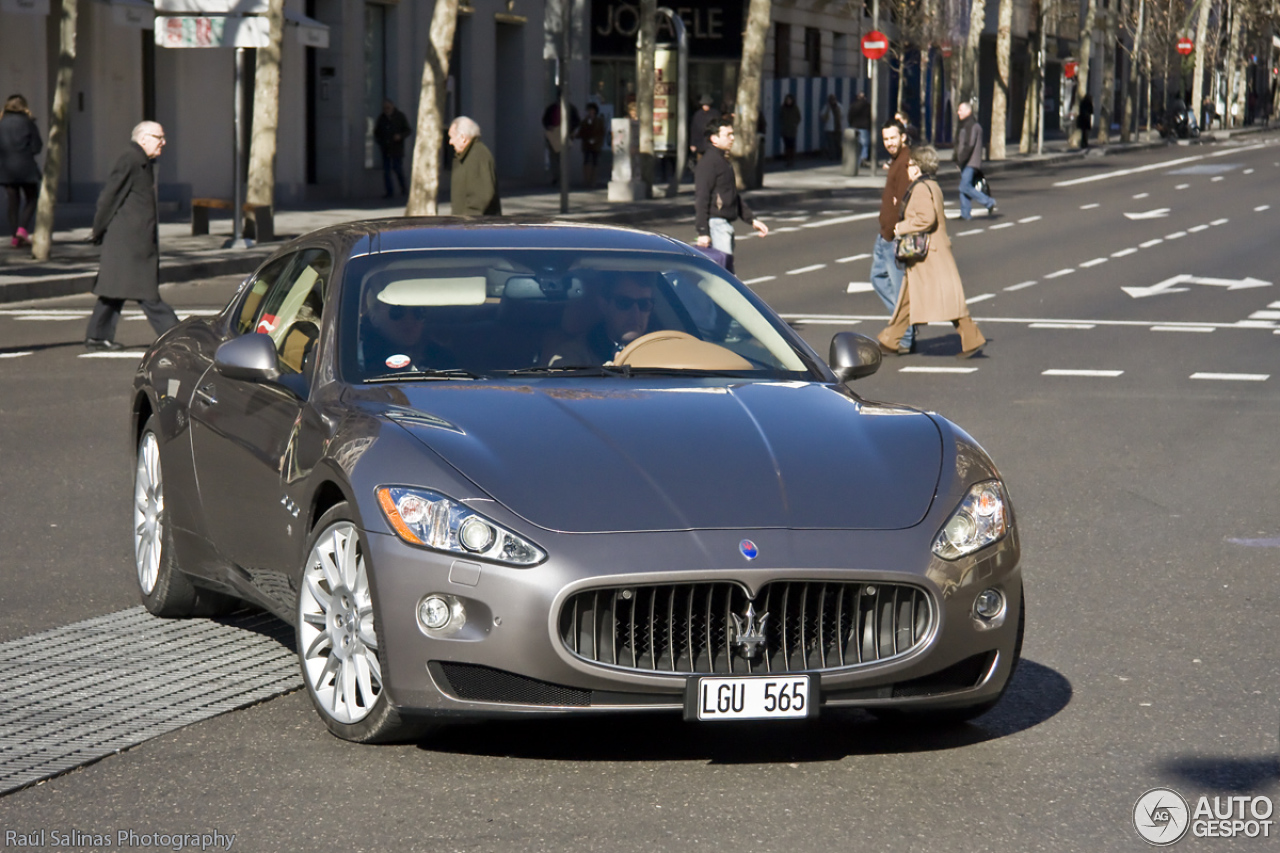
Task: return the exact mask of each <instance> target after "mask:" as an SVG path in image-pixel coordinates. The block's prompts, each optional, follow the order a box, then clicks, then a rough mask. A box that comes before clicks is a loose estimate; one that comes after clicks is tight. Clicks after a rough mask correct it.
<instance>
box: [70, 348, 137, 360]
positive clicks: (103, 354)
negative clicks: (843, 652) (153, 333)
mask: <svg viewBox="0 0 1280 853" xmlns="http://www.w3.org/2000/svg"><path fill="white" fill-rule="evenodd" d="M143 355H144V353H143V352H142V350H135V351H134V352H128V351H125V352H86V353H84V354H82V355H80V356H77V358H142V356H143Z"/></svg>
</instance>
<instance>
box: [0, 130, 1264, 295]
mask: <svg viewBox="0 0 1280 853" xmlns="http://www.w3.org/2000/svg"><path fill="white" fill-rule="evenodd" d="M1256 129H1257V130H1260V129H1261V128H1256ZM1245 130H1255V128H1247V129H1245ZM1240 132H1241V131H1240V130H1236V131H1233V132H1232V133H1240ZM1164 144H1165V143H1163V142H1134V143H1130V144H1128V145H1122V144H1112V145H1108V146H1106V147H1102V148H1098V147H1095V148H1091V149H1089V151H1088V152H1084V151H1070V150H1067V148H1066V142H1065V141H1064V140H1054V141H1053V142H1052V143H1048V142H1046V144H1045V146H1044V153H1043V154H1041V155H1035V154H1030V155H1023V154H1017V153H1014V154H1012V155H1011V156H1010V157H1009V159H1007V160H1004V161H1001V162H992V163H987V164H984V170H985V171H986V172H988V173H989V174H994V173H997V172H1001V171H1005V170H1008V169H1016V168H1024V167H1031V166H1044V165H1053V164H1055V163H1064V162H1072V161H1075V160H1079V159H1082V158H1084V157H1086V156H1101V155H1103V154H1117V153H1123V152H1127V151H1134V150H1139V149H1143V148H1151V147H1162V146H1163V145H1164ZM822 162H823V161H816V160H808V161H801V165H800V166H799V167H798V168H793V169H783V168H781V166H780V164H775V163H773V162H770V163H769V164H768V166H767V167H766V173H765V186H764V187H763V188H761V189H756V190H752V191H751V193H750V196H749V197H750V200H751V204H752V206H753V207H756V208H757V209H760V210H770V209H774V208H778V207H782V206H786V205H793V204H802V203H804V202H806V201H811V200H816V199H826V198H831V197H834V196H844V195H847V194H849V193H851V192H854V191H858V190H862V191H865V192H866V193H868V194H869V195H871V194H874V193H875V192H876V191H878V190H879V189H880V188H881V187H883V186H884V178H883V173H882V174H881V176H873V175H871V174H869V173H868V172H867V171H864V172H863V173H862V174H860V175H859V176H857V177H846V176H844V175H842V174H840V167H839V166H838V165H835V164H831V165H822V164H821V163H822ZM956 171H957V170H956V168H955V166H953V165H952V164H950V163H947V164H945V165H944V167H943V174H944V175H949V174H951V173H954V172H956ZM665 189H666V188H665V186H663V187H657V188H655V190H656V191H657V192H663V191H665ZM76 208H77V209H76V210H74V211H68V212H69V213H71V214H72V215H71V216H69V217H64V219H71V221H73V222H74V221H76V220H85V219H87V218H89V217H91V216H92V210H90V209H88V206H87V205H77V206H76ZM502 209H503V212H504V213H505V214H507V215H509V216H522V217H525V216H531V217H555V218H562V219H567V220H573V221H591V222H609V223H619V224H625V223H635V222H651V221H653V220H655V219H662V218H665V217H670V218H671V219H673V220H674V219H678V218H682V217H685V216H688V215H690V214H691V213H692V211H693V183H692V182H688V183H685V184H682V185H681V187H680V193H679V195H678V196H676V197H675V198H655V199H649V200H645V201H638V202H624V203H617V202H612V203H611V202H609V201H608V199H607V197H606V191H605V190H604V189H603V188H601V189H597V190H595V191H592V192H587V191H576V192H573V193H571V194H570V196H569V211H570V212H569V213H568V214H566V215H564V216H561V215H560V213H559V211H560V194H559V192H558V191H553V190H550V189H541V188H540V189H536V190H525V191H520V190H516V191H513V192H511V193H510V194H509V195H505V196H504V197H503V199H502ZM441 212H442V213H448V212H449V205H448V204H444V205H442V207H441ZM86 213H87V216H86ZM403 214H404V207H403V205H402V204H401V205H397V206H394V207H387V206H385V205H384V204H383V203H382V200H381V199H378V200H376V201H374V200H369V201H367V202H366V201H354V202H352V203H350V204H347V205H345V206H342V207H324V206H319V205H317V206H315V207H308V208H302V209H294V210H278V211H277V212H276V216H275V230H276V234H277V235H279V237H280V240H278V241H277V242H272V243H264V244H262V245H259V246H253V247H250V248H240V249H224V248H222V245H223V244H224V243H226V242H228V241H229V240H230V237H231V230H232V225H231V220H230V219H229V218H227V219H214V220H212V221H211V222H210V232H211V233H210V234H207V235H201V236H192V234H191V225H190V221H189V219H188V217H187V215H179V214H177V213H176V212H174V211H169V212H167V213H166V212H165V211H162V213H161V219H162V221H161V224H160V257H161V260H160V281H161V282H180V281H190V280H193V279H198V278H206V277H211V276H218V275H247V274H248V273H250V272H252V271H253V270H254V269H256V268H257V266H258V265H259V264H260V263H261V262H262V261H263V260H264V259H265V258H266V257H267V256H268V255H270V254H271V253H272V252H274V251H275V250H276V249H277V248H278V247H279V246H280V245H281V242H283V241H284V240H287V239H289V238H291V237H294V236H297V235H301V234H306V233H307V232H309V231H313V230H315V229H317V228H322V227H324V226H327V225H334V224H337V223H340V222H349V221H351V220H354V219H376V218H384V217H396V216H402V215H403ZM89 233H90V229H89V226H88V223H87V222H85V224H84V225H82V226H80V227H72V228H68V229H65V230H58V231H55V232H54V245H53V252H52V256H51V257H50V258H49V260H47V261H42V262H37V261H35V260H33V259H32V258H31V255H30V253H29V252H28V251H26V250H23V249H12V248H9V247H8V246H7V245H3V246H0V303H5V302H19V301H24V300H28V299H46V298H49V297H54V296H66V295H70V294H76V293H86V292H88V291H89V290H90V289H91V288H92V287H93V281H94V277H95V276H96V275H97V270H98V251H99V249H98V247H97V246H94V245H92V244H91V243H89Z"/></svg>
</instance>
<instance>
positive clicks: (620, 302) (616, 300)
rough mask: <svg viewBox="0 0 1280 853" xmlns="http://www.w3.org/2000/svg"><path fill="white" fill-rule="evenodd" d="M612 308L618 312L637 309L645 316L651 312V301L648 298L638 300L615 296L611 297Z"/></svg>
mask: <svg viewBox="0 0 1280 853" xmlns="http://www.w3.org/2000/svg"><path fill="white" fill-rule="evenodd" d="M613 307H614V308H617V309H618V310H619V311H630V310H631V309H632V308H639V309H640V311H641V312H643V313H645V314H647V313H649V312H650V311H652V310H653V299H652V298H651V297H648V296H642V297H640V298H639V299H637V298H635V297H632V296H615V297H613Z"/></svg>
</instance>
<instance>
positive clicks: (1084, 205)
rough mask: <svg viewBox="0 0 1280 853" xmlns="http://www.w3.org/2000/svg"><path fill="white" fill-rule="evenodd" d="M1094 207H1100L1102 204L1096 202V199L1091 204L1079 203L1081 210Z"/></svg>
mask: <svg viewBox="0 0 1280 853" xmlns="http://www.w3.org/2000/svg"><path fill="white" fill-rule="evenodd" d="M1095 207H1102V205H1100V204H1098V203H1097V202H1096V201H1095V202H1094V203H1093V204H1082V205H1080V209H1081V210H1093V209H1094V208H1095Z"/></svg>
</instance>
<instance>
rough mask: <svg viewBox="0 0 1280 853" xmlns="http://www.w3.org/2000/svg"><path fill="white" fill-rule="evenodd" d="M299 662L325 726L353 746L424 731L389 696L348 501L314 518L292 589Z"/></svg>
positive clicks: (360, 541) (364, 563) (357, 534)
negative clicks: (295, 587)
mask: <svg viewBox="0 0 1280 853" xmlns="http://www.w3.org/2000/svg"><path fill="white" fill-rule="evenodd" d="M297 639H298V643H297V645H298V661H299V663H300V664H301V666H302V676H303V680H304V681H305V682H306V685H307V693H308V695H310V696H311V701H312V703H313V704H314V705H315V707H316V711H317V712H318V713H319V714H320V719H322V720H324V724H325V725H326V726H327V727H328V728H329V731H330V732H332V733H333V734H335V735H337V736H338V737H340V738H343V739H344V740H350V741H355V742H357V743H387V742H391V741H400V740H408V739H412V738H413V737H414V736H416V735H417V734H419V733H420V732H421V731H422V727H421V726H420V725H418V724H416V722H410V721H406V720H404V719H403V718H402V717H401V716H400V714H399V713H398V712H397V711H396V710H395V709H394V708H392V707H391V703H390V702H389V701H388V699H387V692H386V684H385V682H384V681H383V676H382V663H381V657H380V655H379V652H380V647H379V640H378V633H377V629H376V627H375V625H374V616H373V596H372V592H371V590H370V588H369V567H368V563H367V560H366V550H365V546H364V540H363V538H362V537H361V535H360V531H359V529H358V528H357V527H356V525H355V522H353V521H352V520H351V513H350V511H349V510H348V509H347V505H346V504H338V505H336V506H334V507H332V508H331V509H330V510H329V511H328V512H326V513H325V514H324V515H323V516H322V517H321V518H320V520H319V522H317V523H316V528H315V530H314V531H313V532H312V535H311V540H310V543H309V548H308V553H307V562H306V565H305V566H303V569H302V582H301V584H299V588H298V622H297Z"/></svg>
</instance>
